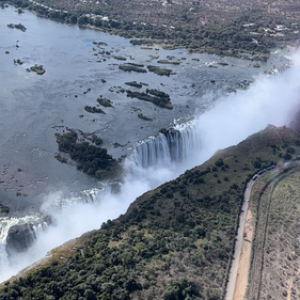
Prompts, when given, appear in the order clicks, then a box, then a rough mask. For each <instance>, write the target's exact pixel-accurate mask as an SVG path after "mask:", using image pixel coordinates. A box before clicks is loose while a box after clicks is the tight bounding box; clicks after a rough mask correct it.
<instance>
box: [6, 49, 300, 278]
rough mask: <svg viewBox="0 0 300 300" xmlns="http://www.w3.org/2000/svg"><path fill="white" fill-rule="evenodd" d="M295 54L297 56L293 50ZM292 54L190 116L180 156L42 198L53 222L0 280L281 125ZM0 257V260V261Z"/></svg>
mask: <svg viewBox="0 0 300 300" xmlns="http://www.w3.org/2000/svg"><path fill="white" fill-rule="evenodd" d="M297 54H298V55H297ZM299 54H300V53H299V51H298V53H295V55H293V57H292V59H293V65H292V67H291V68H290V69H288V70H286V71H285V72H284V73H282V74H277V75H276V76H272V77H267V76H261V77H260V78H258V79H257V80H256V81H255V82H254V83H253V84H252V85H251V86H250V88H249V89H248V90H245V91H239V92H237V93H236V94H235V95H231V96H229V97H223V98H220V99H219V100H218V102H217V103H216V105H214V107H213V108H212V109H211V110H209V111H206V112H204V113H203V114H202V115H200V116H198V117H197V118H196V119H195V123H194V125H193V126H194V127H193V130H194V131H195V133H196V134H195V138H196V139H200V141H199V143H196V145H198V146H197V147H196V148H194V149H192V151H190V153H189V154H188V157H187V159H186V160H185V161H183V162H180V163H176V162H174V163H170V162H169V163H168V164H165V165H164V164H160V165H157V166H153V167H151V168H148V169H143V168H141V167H138V166H136V165H135V163H134V162H133V161H131V160H130V159H129V158H128V159H127V160H126V161H125V163H124V169H125V170H127V173H126V175H125V176H124V180H123V184H122V187H121V190H120V192H119V193H116V194H115V193H111V192H110V191H109V190H105V191H103V192H102V193H98V194H97V195H96V196H95V200H94V202H93V203H82V202H80V203H76V201H75V202H74V201H73V202H72V201H71V204H69V205H65V206H61V207H60V209H58V206H53V203H55V202H56V203H59V201H60V199H61V198H62V194H61V192H55V193H52V194H49V195H48V196H47V197H45V199H44V203H45V204H44V206H43V208H42V209H43V210H44V211H45V212H46V213H47V214H51V215H52V216H53V218H54V219H55V224H54V225H53V226H50V227H49V228H48V229H47V231H46V232H43V233H39V234H38V235H37V239H36V241H35V243H34V245H33V246H32V247H31V248H30V249H29V250H28V251H27V252H25V253H22V254H21V255H18V256H15V257H13V258H11V260H10V264H9V266H8V264H6V265H4V264H3V265H1V268H0V281H4V280H6V279H8V278H9V277H10V276H12V275H13V274H15V273H16V272H17V271H19V270H21V269H22V268H24V267H26V266H28V265H29V264H32V263H33V262H34V261H36V260H38V259H40V258H42V257H43V256H45V254H46V253H47V252H48V251H50V250H51V249H53V248H54V247H57V246H59V245H60V244H62V243H64V242H66V241H67V240H69V239H72V238H75V237H78V236H80V235H81V234H83V233H84V232H86V231H90V230H93V229H98V228H99V227H100V225H101V224H102V222H105V221H107V220H108V219H114V218H116V217H118V216H119V215H120V214H122V213H125V211H126V209H127V208H128V206H129V204H130V203H131V202H133V201H134V200H135V199H136V198H137V197H138V196H139V195H141V194H143V193H145V192H146V191H148V190H149V189H153V188H155V187H157V186H159V185H160V184H162V183H164V182H166V181H168V180H171V179H174V178H176V177H177V176H178V175H179V174H181V173H182V172H184V171H185V170H186V169H189V168H191V167H194V166H196V165H199V164H201V163H203V162H204V161H205V160H206V159H208V158H209V157H210V156H212V155H213V154H214V153H215V152H216V151H217V150H218V149H221V148H224V147H227V146H231V145H234V144H237V143H238V142H240V141H241V140H243V139H245V138H247V137H248V136H249V135H250V134H252V133H254V132H257V131H259V130H261V129H263V128H265V127H266V126H267V125H268V124H273V125H277V126H281V125H286V124H288V123H289V122H290V120H291V118H292V117H293V112H295V111H298V108H299V97H300V96H299V95H300V72H299V71H300V59H299V57H300V55H299ZM0 261H1V260H0Z"/></svg>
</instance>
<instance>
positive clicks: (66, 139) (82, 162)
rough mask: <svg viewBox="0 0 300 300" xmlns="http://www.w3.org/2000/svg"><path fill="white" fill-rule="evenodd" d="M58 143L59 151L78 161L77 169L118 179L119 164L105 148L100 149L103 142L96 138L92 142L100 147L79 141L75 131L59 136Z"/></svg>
mask: <svg viewBox="0 0 300 300" xmlns="http://www.w3.org/2000/svg"><path fill="white" fill-rule="evenodd" d="M56 141H57V143H58V149H59V151H62V152H65V153H68V154H69V155H70V157H71V159H73V160H75V161H76V163H77V168H78V169H79V170H82V171H83V172H85V173H87V174H89V175H92V176H96V177H97V178H101V179H107V178H110V177H116V176H117V175H118V173H119V172H120V166H119V164H118V163H117V161H116V160H114V159H113V158H112V156H111V155H109V154H107V150H106V149H105V148H101V147H99V145H100V144H101V143H102V140H101V139H100V138H98V137H96V136H94V137H93V138H92V140H91V141H92V142H93V143H95V144H96V145H98V146H95V145H92V144H90V143H88V142H86V141H82V140H79V139H78V135H77V133H76V132H73V131H71V132H68V133H65V134H57V135H56ZM62 162H66V161H65V160H64V161H62Z"/></svg>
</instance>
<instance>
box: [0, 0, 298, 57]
mask: <svg viewBox="0 0 300 300" xmlns="http://www.w3.org/2000/svg"><path fill="white" fill-rule="evenodd" d="M1 1H2V3H10V4H12V5H15V6H16V7H20V8H26V9H28V10H31V11H33V12H34V13H36V14H37V15H39V16H41V17H45V18H50V19H53V20H57V21H60V22H64V23H67V24H78V25H79V26H81V27H86V28H92V29H96V30H101V31H103V32H108V33H110V34H116V35H119V36H123V37H126V38H129V39H132V42H133V43H134V44H137V43H138V44H140V45H146V46H153V45H155V44H160V45H164V46H165V47H167V48H168V49H180V48H185V49H187V50H188V51H189V52H191V53H209V54H217V55H222V56H233V57H237V58H243V59H247V60H250V61H252V60H255V61H257V60H259V61H266V60H267V59H268V57H269V55H270V51H271V50H272V49H274V48H276V47H285V46H286V45H287V44H291V43H293V42H296V41H298V40H299V37H300V34H299V26H298V24H297V19H298V17H299V16H300V10H297V8H296V7H295V8H294V10H293V13H287V14H285V15H278V14H277V11H276V4H275V3H272V4H271V7H269V6H268V8H266V7H264V5H263V4H262V3H261V1H259V0H257V1H255V2H254V3H253V4H252V12H251V14H249V8H248V7H247V5H246V6H244V5H241V4H239V8H237V7H235V6H232V3H230V6H231V9H230V8H229V6H228V4H229V3H227V2H230V1H225V2H224V3H223V2H222V3H220V2H217V1H212V2H210V6H208V5H206V4H205V3H197V5H195V4H193V3H191V2H189V1H187V2H185V4H182V3H180V4H179V3H177V2H175V1H169V2H166V3H165V2H164V3H156V4H155V5H154V3H153V2H152V1H149V2H148V3H144V2H143V3H141V2H139V1H134V2H131V3H127V2H126V3H125V2H124V3H123V2H121V1H118V3H115V2H114V3H112V2H110V1H108V2H107V3H102V2H101V1H97V2H96V1H92V2H90V3H89V4H88V3H87V1H82V0H81V1H80V0H78V1H74V2H72V3H71V2H69V1H65V2H63V3H61V2H57V1H55V0H51V1H44V0H40V1H30V0H22V1H18V2H16V1H15V0H10V1H3V0H1ZM268 5H270V4H268ZM290 5H291V3H289V1H285V3H284V4H283V3H281V6H282V8H281V9H282V10H285V7H286V8H290ZM145 6H146V7H145ZM272 6H274V8H272ZM140 11H143V12H146V11H147V13H144V14H140V13H139V12H140ZM216 14H217V15H219V18H216ZM173 15H176V18H174V17H173Z"/></svg>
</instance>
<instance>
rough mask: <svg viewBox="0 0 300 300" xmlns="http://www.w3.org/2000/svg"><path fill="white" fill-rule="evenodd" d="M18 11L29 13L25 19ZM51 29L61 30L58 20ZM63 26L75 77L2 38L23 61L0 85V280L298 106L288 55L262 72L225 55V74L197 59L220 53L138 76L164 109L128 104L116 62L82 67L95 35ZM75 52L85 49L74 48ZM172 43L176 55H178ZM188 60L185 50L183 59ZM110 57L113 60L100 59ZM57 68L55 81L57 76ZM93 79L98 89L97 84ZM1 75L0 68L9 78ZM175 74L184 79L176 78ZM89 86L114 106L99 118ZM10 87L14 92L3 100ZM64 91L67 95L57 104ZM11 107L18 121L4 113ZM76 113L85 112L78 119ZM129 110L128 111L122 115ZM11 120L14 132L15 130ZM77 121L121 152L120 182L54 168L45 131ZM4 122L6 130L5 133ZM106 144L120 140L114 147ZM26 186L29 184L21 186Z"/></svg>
mask: <svg viewBox="0 0 300 300" xmlns="http://www.w3.org/2000/svg"><path fill="white" fill-rule="evenodd" d="M19 18H22V17H19ZM23 18H25V19H26V18H29V19H30V18H31V17H30V16H28V15H25V16H24V17H23ZM2 20H3V19H2ZM27 20H28V19H27ZM44 21H45V22H48V20H43V22H44ZM28 22H29V21H28ZM31 22H34V21H32V20H31ZM56 26H57V27H58V28H60V26H62V24H56ZM70 30H73V31H75V32H76V33H77V35H78V37H77V38H78V39H81V43H80V45H81V47H82V48H81V49H79V50H80V51H78V53H77V55H75V56H74V57H71V58H70V57H69V56H68V55H66V57H67V58H68V59H70V60H71V62H72V63H74V64H75V62H76V63H77V65H76V68H77V66H78V65H81V66H82V67H83V68H84V71H85V72H84V73H83V74H80V73H76V74H75V73H74V74H66V73H64V68H63V67H62V66H60V62H59V61H55V57H54V55H53V57H50V58H49V59H48V60H45V61H43V59H44V57H43V56H42V55H41V51H42V49H43V47H44V46H41V45H37V46H36V49H35V51H34V52H32V53H31V54H29V51H28V49H29V47H28V49H27V50H26V46H24V48H25V50H22V39H21V38H22V36H19V37H18V38H20V45H21V46H20V50H17V51H18V52H16V51H15V50H14V48H13V42H15V41H12V40H8V41H6V42H7V44H6V45H5V46H3V47H2V48H1V49H2V50H3V48H4V49H6V50H7V49H9V50H7V51H11V52H13V51H15V52H13V53H14V54H13V55H14V58H18V57H20V58H21V59H23V60H24V61H25V62H24V64H22V65H20V66H14V71H13V73H15V74H14V76H16V78H17V80H16V81H15V85H16V88H15V89H13V90H12V91H11V90H4V95H3V96H2V97H3V101H2V102H1V106H2V108H3V111H4V113H3V114H4V117H3V119H2V123H3V124H2V125H3V126H4V127H5V128H6V130H3V132H1V138H2V141H3V142H2V152H1V164H2V166H4V169H3V174H4V175H6V174H8V175H7V176H6V177H5V180H6V182H5V183H4V185H5V187H6V189H7V191H8V194H7V195H8V196H9V197H11V198H10V199H12V200H8V201H7V202H9V201H15V202H16V203H17V204H16V206H14V207H13V208H12V209H11V212H10V214H8V215H7V216H2V217H1V223H0V234H1V236H0V237H1V245H0V265H1V269H0V281H1V282H2V281H4V280H6V279H8V278H9V277H10V276H12V275H14V274H16V272H18V271H19V270H21V269H22V268H24V267H26V266H28V265H29V264H32V263H33V262H35V261H36V260H38V259H40V258H42V257H44V256H45V255H46V253H47V252H48V251H50V250H51V249H52V248H54V247H57V246H58V245H60V244H62V243H63V242H65V241H67V240H69V239H72V238H75V237H77V236H79V235H81V234H83V233H84V232H86V231H89V230H93V229H97V228H99V227H100V226H101V224H102V222H105V221H107V220H108V219H114V218H117V217H118V216H119V215H120V214H123V213H125V211H126V209H127V208H128V206H129V205H130V203H132V202H133V201H134V200H135V199H136V198H137V197H138V196H140V195H142V194H143V193H145V192H146V191H148V190H151V189H153V188H156V187H157V186H159V185H160V184H162V183H164V182H166V181H169V180H171V179H174V178H176V177H177V176H179V175H180V174H182V173H183V172H185V171H186V170H187V169H190V168H192V167H194V166H196V165H199V164H201V163H203V162H204V161H205V160H206V159H208V158H209V157H211V156H212V155H213V154H214V153H215V152H216V151H218V150H219V149H222V148H225V147H228V146H231V145H234V144H237V143H239V142H240V141H241V140H243V139H245V138H246V137H248V136H249V135H251V134H253V133H254V132H256V131H258V130H261V129H263V128H265V127H266V126H267V125H268V124H273V125H276V126H282V125H287V124H289V123H290V121H291V120H292V118H293V117H294V114H295V112H296V111H297V110H298V108H299V91H300V84H299V82H300V78H299V69H300V61H299V59H298V57H299V52H296V53H295V54H294V56H293V57H292V58H291V67H290V68H288V69H287V70H285V71H284V72H282V73H278V74H276V75H272V76H267V75H266V74H263V72H262V71H256V69H255V70H253V68H251V71H250V72H246V71H244V69H243V64H245V62H243V63H241V62H239V61H238V60H234V59H232V61H231V60H230V63H231V64H235V65H236V69H234V71H232V70H228V71H225V70H221V69H220V68H218V69H216V70H214V68H209V67H207V64H216V63H217V61H218V59H219V58H218V57H216V56H206V55H202V56H201V60H202V63H201V65H200V64H199V65H198V66H195V67H191V66H190V65H188V64H186V65H183V64H182V65H179V66H178V65H176V66H175V67H174V72H175V71H176V73H177V74H174V75H171V77H161V78H160V77H159V78H158V77H154V75H150V74H149V73H147V74H145V77H144V78H143V79H144V80H145V81H147V84H150V85H151V87H152V88H156V89H164V91H167V92H168V93H169V94H170V95H171V99H172V103H173V106H174V109H173V110H172V111H170V112H169V111H168V112H166V110H163V109H162V108H160V107H155V106H153V104H152V103H149V102H142V101H138V100H132V101H131V100H128V98H127V97H126V96H125V95H124V93H122V92H120V90H122V87H119V85H121V83H120V82H122V84H123V81H124V82H125V80H126V81H128V78H127V75H126V78H124V75H123V73H121V71H120V70H119V69H118V68H116V66H115V65H114V64H116V61H117V60H113V58H111V59H110V60H109V59H108V58H106V60H105V61H104V60H103V64H104V65H105V67H102V68H99V69H98V68H96V67H95V66H94V65H91V67H90V65H88V63H87V60H88V59H87V57H88V55H89V59H90V60H91V59H92V58H91V56H92V55H91V53H90V50H91V46H92V40H93V39H97V38H98V39H100V35H97V33H87V35H88V36H87V37H85V36H84V31H83V32H82V31H78V30H77V29H75V28H71V29H70ZM17 35H19V33H17ZM66 35H67V33H66ZM81 35H83V38H82V37H80V36H81ZM15 37H16V36H14V38H15ZM30 38H32V37H28V39H30ZM101 38H103V39H104V38H107V39H111V40H110V47H112V48H113V49H112V48H111V49H110V50H111V51H116V50H118V51H117V53H121V54H122V55H124V56H125V57H126V58H127V59H128V60H129V55H131V54H129V53H134V54H135V56H136V60H137V61H139V62H140V61H142V62H145V61H147V59H148V57H147V58H145V54H143V55H142V54H140V49H137V48H134V47H132V46H129V44H128V41H126V40H125V39H121V38H117V37H109V36H105V37H103V36H101ZM53 39H55V37H54V35H53ZM24 43H25V41H24ZM75 44H76V42H75V41H74V45H75ZM55 45H56V44H55ZM70 47H72V46H70ZM105 47H106V46H105ZM46 48H47V47H46ZM129 48H130V49H129ZM57 49H58V50H57ZM57 49H56V50H55V51H57V52H59V51H62V52H63V50H60V47H58V46H57ZM22 51H24V52H22ZM55 51H54V52H55ZM82 51H84V52H85V55H86V56H84V55H83V54H82V53H80V52H82ZM151 51H152V52H151V54H150V55H155V53H154V51H156V52H159V53H160V55H161V56H163V58H164V56H168V55H170V54H171V53H173V52H171V51H166V50H162V49H161V50H154V49H153V50H151ZM176 51H177V52H176V53H175V54H176V56H177V58H178V59H179V58H180V57H182V56H188V55H187V54H186V53H182V52H180V51H178V50H176ZM111 53H113V52H111ZM149 53H150V52H149ZM29 55H30V56H29ZM28 56H29V57H28ZM274 57H275V58H274V62H276V63H278V68H280V67H282V66H285V65H286V64H287V63H288V62H289V60H287V59H284V58H278V57H276V55H275V54H274ZM192 58H194V57H192V56H191V57H189V59H190V61H191V60H192ZM112 60H113V63H110V62H111V61H112ZM281 60H283V61H284V62H282V61H281ZM35 62H37V63H43V64H44V65H45V68H46V73H45V77H44V78H42V79H37V77H34V76H33V74H32V73H28V74H26V71H25V69H26V68H25V67H27V66H30V65H31V64H33V63H35ZM53 62H55V63H54V64H51V63H53ZM1 64H2V65H3V66H5V70H6V72H7V74H9V75H11V73H12V70H11V66H7V65H6V63H5V62H4V60H3V61H1ZM239 64H240V65H239ZM53 65H55V68H54V67H53ZM71 65H72V64H71ZM51 68H53V69H52V70H51ZM76 68H75V67H74V69H76ZM272 68H273V66H271V63H269V64H265V65H264V66H263V67H262V69H264V70H270V69H272ZM214 72H215V73H214ZM235 72H236V73H235ZM70 73H71V71H70ZM249 73H250V74H249ZM57 74H58V75H59V76H60V79H61V81H60V82H59V81H58V80H57V79H56V76H58V75H57ZM86 74H90V75H86ZM234 74H240V76H241V77H242V78H244V79H243V80H245V81H247V82H248V83H249V85H250V86H249V87H248V88H246V89H244V90H242V89H238V87H237V86H239V85H241V80H240V79H239V78H235V79H232V78H233V77H235V76H236V75H234ZM26 76H27V77H26ZM47 76H48V77H47ZM87 76H90V78H86V77H87ZM172 76H173V77H172ZM181 76H182V77H181ZM104 77H105V78H106V79H105V81H106V82H105V84H106V83H107V85H106V86H104V83H103V81H101V79H104ZM128 77H130V80H132V81H136V80H139V75H136V74H132V73H130V75H128ZM12 78H13V77H12V76H7V80H8V81H10V80H12ZM69 78H71V79H69ZM181 78H183V79H182V80H183V81H186V82H183V83H182V82H181ZM25 79H26V80H25ZM229 79H230V80H229ZM212 81H214V83H213V82H212ZM252 81H253V82H252ZM200 83H201V84H200ZM100 85H101V89H100V88H99V86H100ZM103 86H104V87H103ZM184 86H185V87H184ZM230 88H236V90H234V91H232V90H231V89H230ZM123 89H124V88H123ZM109 90H111V91H109ZM100 93H103V94H104V96H105V97H110V98H111V99H112V102H113V105H114V106H115V110H113V108H111V107H109V108H105V111H106V114H105V115H103V117H102V118H98V117H95V114H91V115H89V114H88V113H86V112H84V111H83V108H84V106H85V105H84V104H86V103H87V104H89V106H92V105H95V103H94V102H95V100H96V99H97V97H98V96H99V94H100ZM11 95H14V97H12V98H11ZM86 95H87V96H88V98H87V96H86ZM75 96H77V97H75ZM84 97H86V98H84ZM78 98H81V99H83V100H81V102H79V101H77V100H76V99H78ZM20 99H22V101H21V102H20ZM64 99H67V100H66V101H67V102H63V101H62V100H64ZM75 100H76V101H75ZM34 101H36V102H34ZM68 101H69V102H68ZM66 103H68V104H66ZM70 103H71V104H70ZM103 109H104V108H103ZM74 111H75V113H74ZM13 112H15V114H16V116H17V117H18V120H13V119H11V117H10V116H11V114H12V113H13ZM141 112H143V114H145V115H147V116H148V117H149V118H150V117H151V118H152V119H153V120H154V121H153V124H154V125H152V124H149V123H147V122H151V121H147V120H144V119H141V118H138V117H137V115H138V113H141ZM39 114H40V115H39ZM82 114H84V117H80V116H81V115H82ZM132 116H135V117H136V119H134V120H133V121H132ZM31 117H33V118H32V119H31ZM42 119H43V120H42ZM22 122H23V123H24V124H23V125H22V127H23V128H21V127H20V126H19V125H20V124H19V123H22ZM79 122H81V123H80V126H81V127H80V128H81V129H80V130H82V131H86V132H91V131H93V132H96V133H99V136H100V137H101V138H103V139H104V146H106V147H107V149H108V151H109V153H112V155H113V156H114V157H117V158H121V157H122V156H123V155H125V156H126V158H125V159H123V161H122V169H123V175H122V176H123V177H122V180H121V181H119V182H103V181H98V180H95V179H93V180H91V179H90V178H89V177H88V176H87V175H85V174H83V173H82V172H79V171H77V170H76V167H75V165H74V164H73V165H72V162H71V163H69V164H66V165H63V164H61V163H60V162H57V161H55V166H54V167H53V160H54V156H55V155H56V154H57V144H56V142H55V139H54V134H55V133H62V132H63V130H65V131H66V130H67V129H66V127H68V126H69V127H71V128H77V127H76V126H78V127H79V125H78V124H79ZM40 124H42V126H40ZM9 128H11V130H15V131H14V132H13V131H12V132H9ZM137 129H139V130H137ZM162 129H163V130H162ZM114 143H118V145H122V147H114V146H113V144H114ZM12 145H13V148H12ZM32 145H33V146H32ZM11 149H14V150H15V151H14V152H13V151H11ZM66 157H67V156H66ZM49 166H50V167H49ZM48 167H49V169H48ZM16 168H17V169H20V170H19V171H17V170H15V169H16ZM50 168H52V170H50ZM4 175H3V176H4ZM9 176H10V177H9ZM22 181H23V182H22ZM20 182H21V183H20ZM18 184H21V185H22V187H20V193H21V194H27V193H29V196H24V197H22V196H21V198H16V197H13V196H12V195H15V191H16V190H18V189H14V188H15V187H16V185H18ZM32 190H34V192H32V194H30V191H32ZM9 192H11V194H9ZM28 197H29V198H28ZM8 199H9V198H8ZM20 199H22V201H23V202H22V201H21V200H20ZM7 204H8V203H7ZM5 205H6V203H4V206H5ZM20 235H22V239H20V238H19V237H20ZM8 236H9V238H8ZM22 247H23V248H22ZM24 249H26V250H25V251H24Z"/></svg>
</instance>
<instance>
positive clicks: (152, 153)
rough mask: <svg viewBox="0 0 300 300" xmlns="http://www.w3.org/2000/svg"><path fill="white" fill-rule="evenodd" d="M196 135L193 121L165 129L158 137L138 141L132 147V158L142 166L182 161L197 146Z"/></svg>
mask: <svg viewBox="0 0 300 300" xmlns="http://www.w3.org/2000/svg"><path fill="white" fill-rule="evenodd" d="M196 135H197V134H196V130H195V127H194V126H193V124H192V123H187V124H183V125H175V126H174V127H171V128H169V129H163V130H161V131H160V132H159V134H158V135H157V136H156V137H154V136H151V137H149V138H148V139H146V140H143V141H140V142H138V143H137V144H136V145H135V146H134V147H133V149H132V154H131V158H132V160H134V161H135V163H136V165H137V166H139V167H142V168H149V167H152V166H156V165H167V164H169V163H170V162H182V161H184V160H185V159H186V158H187V157H188V155H189V154H191V152H192V151H193V150H195V149H196V148H197V146H198V143H199V140H198V139H197V136H196Z"/></svg>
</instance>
